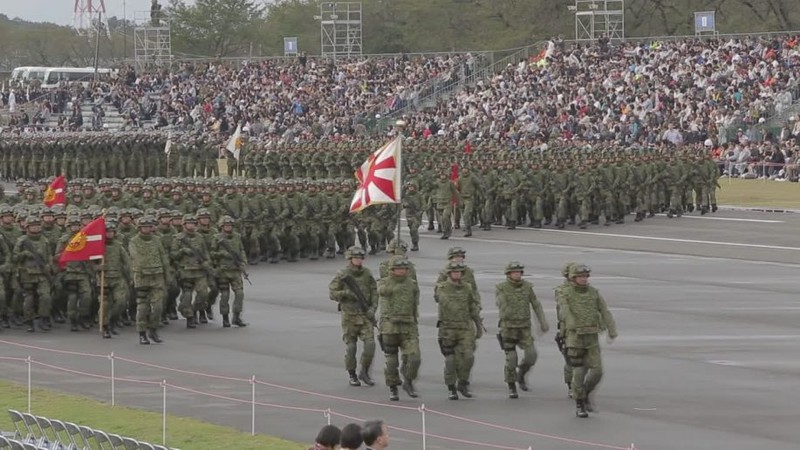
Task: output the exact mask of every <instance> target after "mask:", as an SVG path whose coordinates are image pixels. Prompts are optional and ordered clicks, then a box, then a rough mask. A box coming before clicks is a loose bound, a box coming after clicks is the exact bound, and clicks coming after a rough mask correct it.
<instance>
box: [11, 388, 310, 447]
mask: <svg viewBox="0 0 800 450" xmlns="http://www.w3.org/2000/svg"><path fill="white" fill-rule="evenodd" d="M0 399H2V402H0V406H2V408H3V410H2V411H0V430H3V431H10V430H13V429H14V426H13V425H12V424H11V419H10V418H9V416H8V414H7V412H6V409H16V410H18V411H26V410H27V405H28V394H27V389H26V388H25V387H24V386H22V385H19V384H15V383H9V382H6V381H0ZM31 412H32V413H33V414H37V415H41V416H46V417H48V418H52V419H60V420H65V421H69V422H74V423H77V424H79V425H86V426H88V427H91V428H97V429H100V430H103V431H105V432H110V433H115V434H119V435H123V436H129V437H132V438H134V439H140V440H143V441H147V442H150V443H151V444H161V414H157V413H153V412H147V411H141V410H137V409H130V408H125V407H120V406H115V407H111V405H108V404H105V403H100V402H97V401H94V400H91V399H88V398H85V397H79V396H75V395H67V394H62V393H58V392H54V391H50V390H45V389H34V390H33V393H32V395H31ZM315 431H316V430H315ZM311 439H313V436H311ZM220 443H223V444H220ZM167 445H168V446H169V447H173V448H180V449H182V450H206V449H207V450H211V449H217V448H235V449H237V450H301V449H305V448H307V447H306V446H303V445H301V444H298V443H295V442H289V441H285V440H282V439H277V438H273V437H269V436H262V435H257V436H250V434H249V433H242V432H240V431H237V430H234V429H232V428H227V427H223V426H219V425H213V424H210V423H206V422H201V421H199V420H194V419H188V418H185V417H177V416H167Z"/></svg>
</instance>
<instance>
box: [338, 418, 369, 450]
mask: <svg viewBox="0 0 800 450" xmlns="http://www.w3.org/2000/svg"><path fill="white" fill-rule="evenodd" d="M363 443H364V438H363V437H362V436H361V426H360V425H358V424H355V423H349V424H347V425H345V426H344V427H343V428H342V438H341V440H340V441H339V448H341V450H357V449H359V448H361V444H363Z"/></svg>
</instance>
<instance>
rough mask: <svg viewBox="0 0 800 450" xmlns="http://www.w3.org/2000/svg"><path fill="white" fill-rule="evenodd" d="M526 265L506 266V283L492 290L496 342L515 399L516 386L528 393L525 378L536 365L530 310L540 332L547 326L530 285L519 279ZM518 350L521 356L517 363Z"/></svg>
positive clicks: (510, 394) (514, 263)
mask: <svg viewBox="0 0 800 450" xmlns="http://www.w3.org/2000/svg"><path fill="white" fill-rule="evenodd" d="M524 270H525V266H523V265H522V264H521V263H519V262H517V261H512V262H510V263H508V265H506V269H505V273H506V280H505V281H503V282H502V283H499V284H498V285H497V286H496V287H495V302H496V303H497V308H498V310H499V313H500V322H499V323H498V327H499V328H500V332H499V333H498V334H497V339H498V340H499V341H500V347H501V348H502V349H503V351H504V352H505V354H506V366H505V381H506V384H507V385H508V396H509V397H510V398H517V397H519V394H518V393H517V384H519V388H520V389H522V390H523V391H527V390H528V383H527V381H526V380H525V375H526V374H527V373H528V371H529V370H531V368H533V365H534V364H536V358H537V354H536V347H535V346H534V345H533V333H532V332H531V325H532V324H531V309H533V312H534V313H535V314H536V320H537V321H538V322H539V329H540V330H541V331H542V333H546V332H547V331H548V330H549V329H550V326H549V325H548V324H547V321H546V320H545V317H544V311H543V310H542V305H541V303H539V300H538V299H537V298H536V294H535V293H534V292H533V285H532V284H531V283H530V282H528V281H525V280H523V279H522V274H523V273H524ZM517 347H519V348H521V349H522V351H523V352H524V353H523V356H522V360H521V361H520V360H519V358H518V356H517Z"/></svg>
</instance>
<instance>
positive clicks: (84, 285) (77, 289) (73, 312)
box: [63, 276, 92, 320]
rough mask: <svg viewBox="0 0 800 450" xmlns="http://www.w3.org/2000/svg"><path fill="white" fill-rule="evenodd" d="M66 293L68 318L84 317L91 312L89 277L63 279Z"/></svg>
mask: <svg viewBox="0 0 800 450" xmlns="http://www.w3.org/2000/svg"><path fill="white" fill-rule="evenodd" d="M63 286H64V290H65V291H66V294H67V317H68V318H69V319H70V320H74V319H78V318H86V317H88V316H89V314H90V313H91V306H92V288H91V286H90V285H89V277H88V276H87V277H80V278H78V277H74V276H73V277H71V278H68V279H66V280H64V281H63Z"/></svg>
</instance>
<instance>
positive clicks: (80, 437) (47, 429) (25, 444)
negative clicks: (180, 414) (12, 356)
mask: <svg viewBox="0 0 800 450" xmlns="http://www.w3.org/2000/svg"><path fill="white" fill-rule="evenodd" d="M8 414H9V415H10V416H11V421H12V423H13V424H14V428H15V430H14V431H13V432H10V433H3V435H0V449H4V448H8V449H11V450H87V449H93V448H94V449H101V450H103V449H110V450H169V449H168V448H167V447H164V446H162V445H156V444H150V443H148V442H141V441H138V440H136V439H133V438H130V437H125V436H119V435H117V434H114V433H109V432H105V431H103V430H95V429H92V428H89V427H87V426H85V425H76V424H74V423H72V422H63V421H61V420H57V419H49V418H47V417H44V416H35V415H33V414H29V413H24V412H19V411H16V410H13V409H9V410H8ZM171 450H177V449H171Z"/></svg>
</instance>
